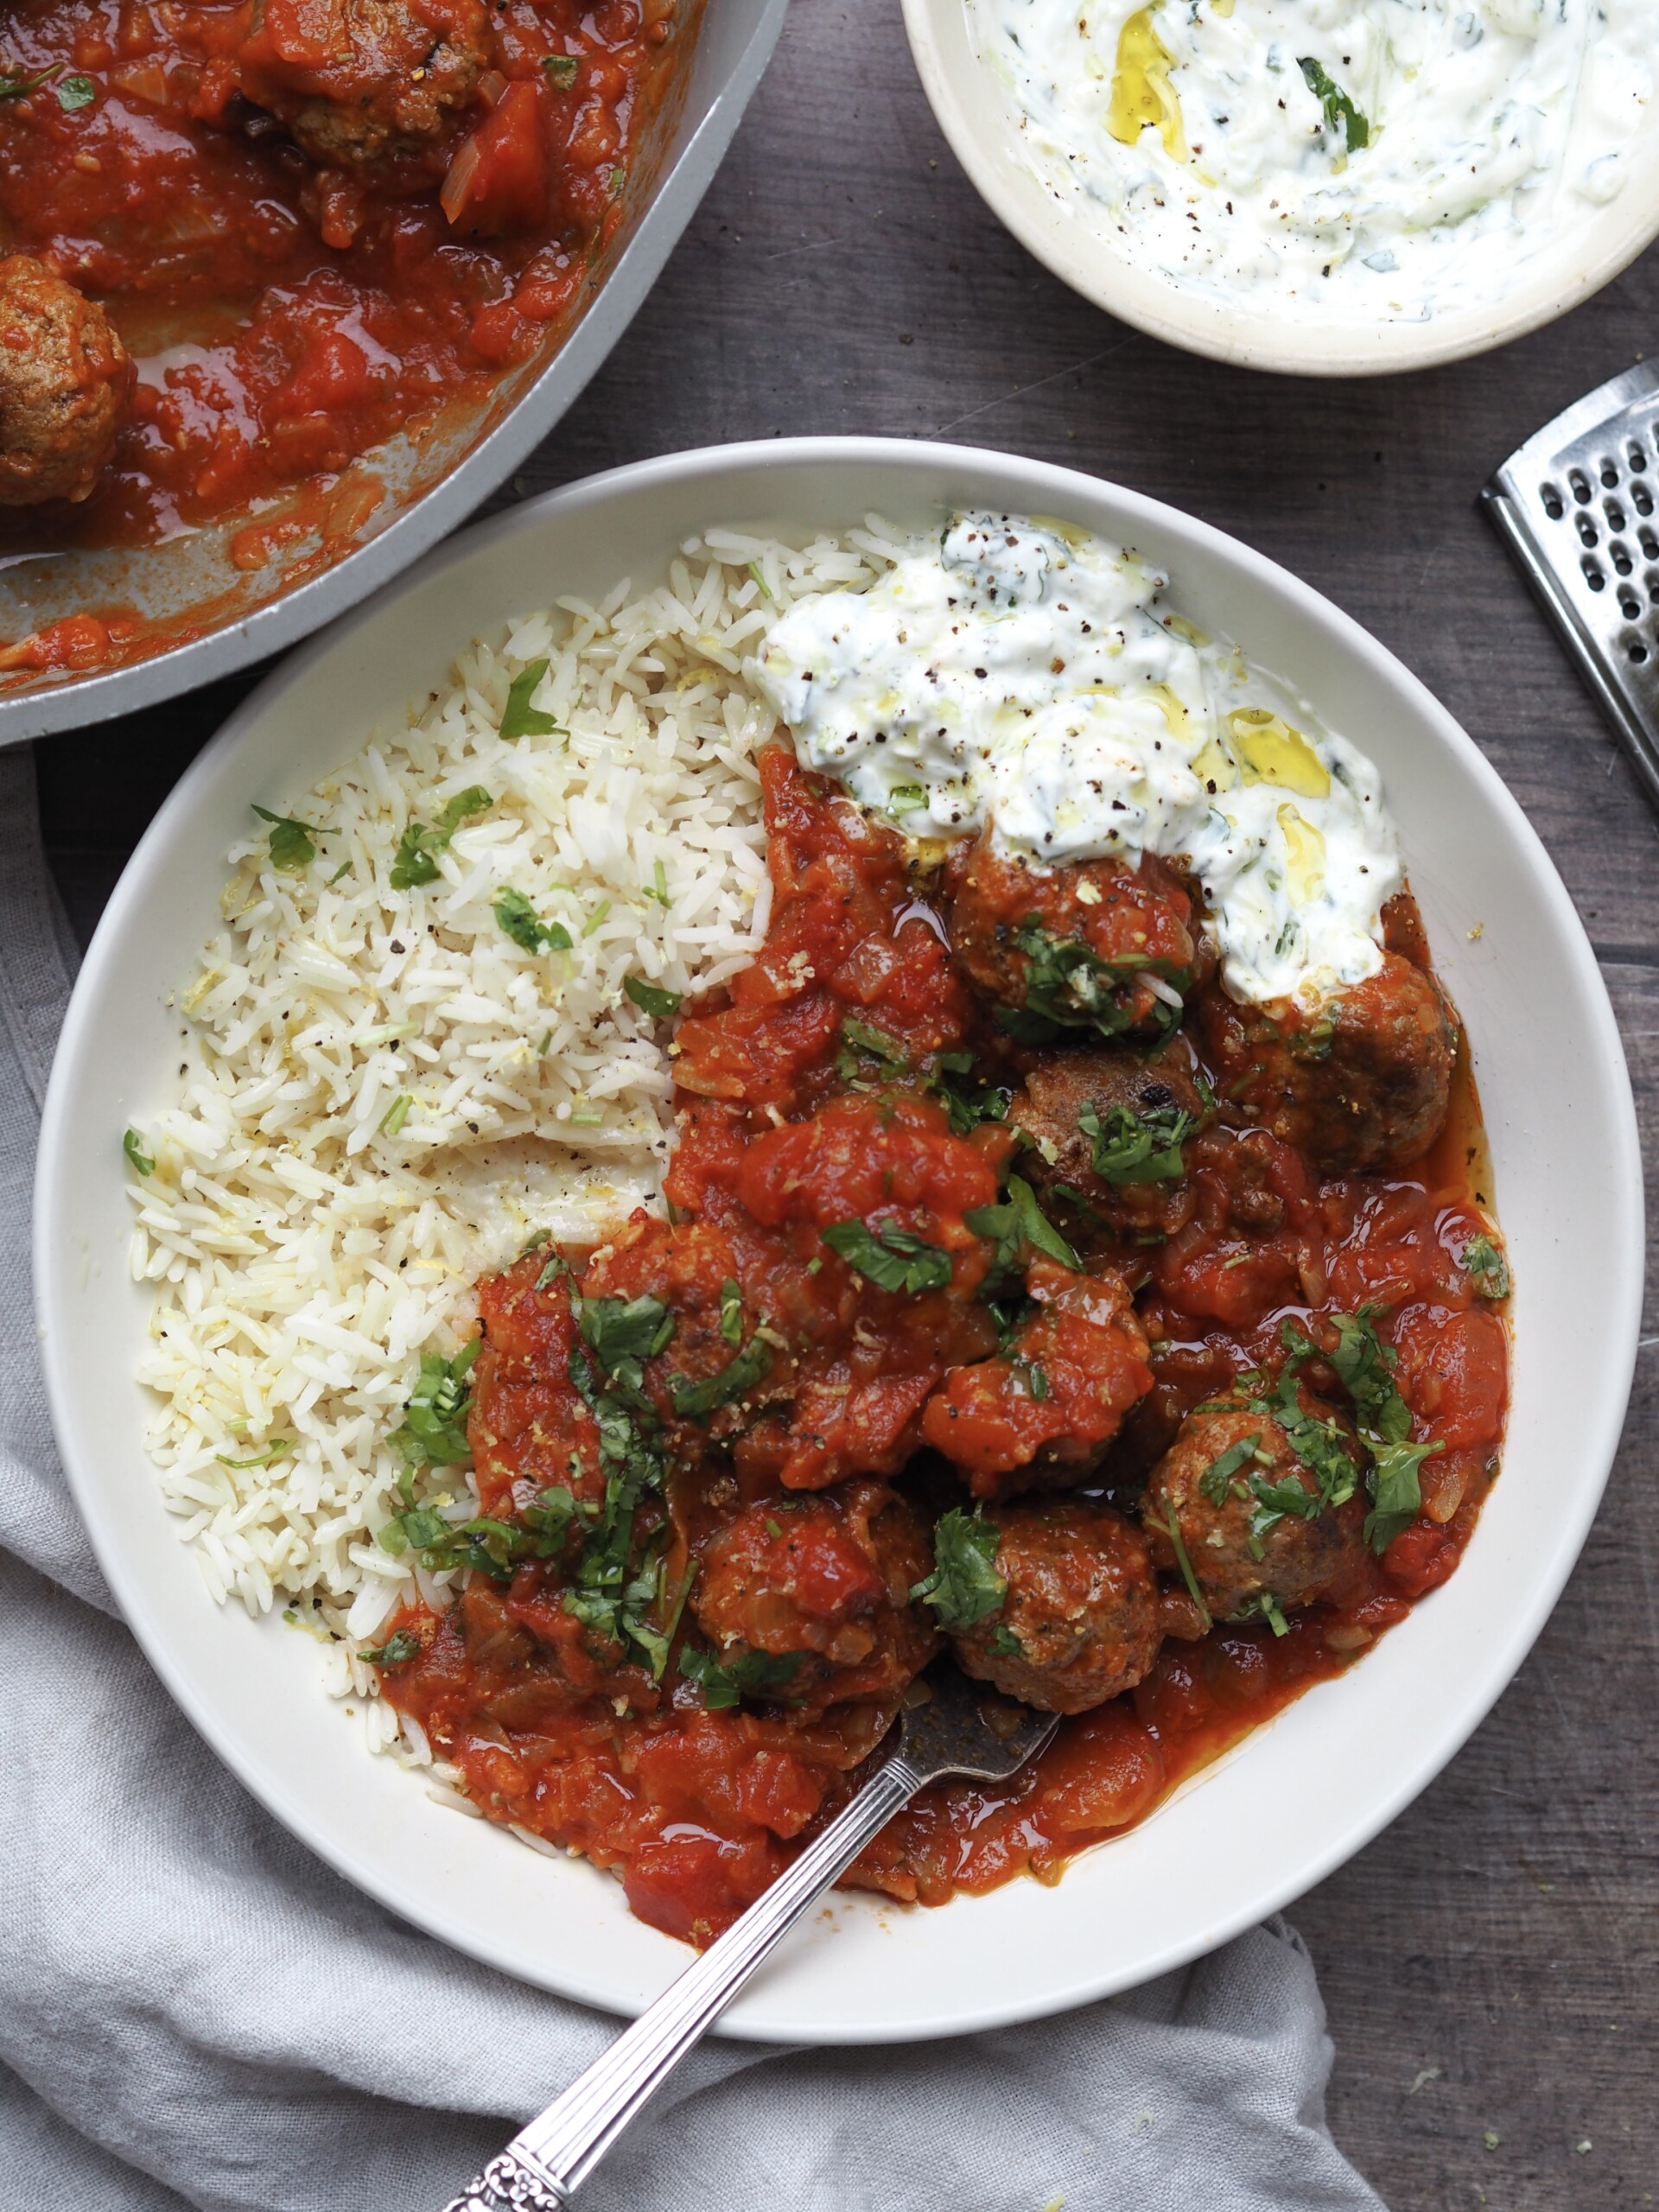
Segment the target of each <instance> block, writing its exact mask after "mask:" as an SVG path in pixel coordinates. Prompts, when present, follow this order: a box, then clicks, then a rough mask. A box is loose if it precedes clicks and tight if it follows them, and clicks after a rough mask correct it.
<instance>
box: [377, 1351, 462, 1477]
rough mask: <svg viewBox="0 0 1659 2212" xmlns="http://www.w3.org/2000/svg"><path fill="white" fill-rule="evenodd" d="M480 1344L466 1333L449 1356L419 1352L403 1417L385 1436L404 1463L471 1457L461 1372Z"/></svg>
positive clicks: (453, 1462)
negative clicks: (419, 1366) (459, 1346)
mask: <svg viewBox="0 0 1659 2212" xmlns="http://www.w3.org/2000/svg"><path fill="white" fill-rule="evenodd" d="M482 1350H483V1338H481V1337H472V1338H468V1339H467V1343H465V1344H463V1345H462V1346H461V1350H460V1351H458V1352H457V1353H456V1354H455V1356H454V1358H453V1359H446V1358H445V1357H443V1354H442V1352H437V1351H423V1353H422V1354H421V1371H420V1375H419V1377H418V1379H417V1380H416V1384H415V1387H414V1389H412V1390H411V1391H410V1394H409V1402H408V1404H407V1405H406V1406H405V1407H404V1418H403V1421H402V1422H401V1423H400V1425H399V1426H398V1427H396V1428H394V1429H393V1430H392V1432H391V1435H390V1436H389V1437H388V1438H387V1440H386V1441H387V1442H388V1443H389V1444H390V1445H391V1447H392V1449H393V1451H394V1452H397V1456H398V1458H399V1459H401V1460H402V1461H403V1463H404V1465H405V1466H406V1467H408V1468H410V1469H411V1470H412V1469H414V1468H416V1467H422V1466H426V1467H454V1466H458V1465H460V1463H461V1461H462V1460H463V1459H470V1458H471V1457H472V1446H471V1445H470V1444H469V1443H468V1442H467V1411H468V1409H469V1408H470V1407H471V1405H472V1402H473V1392H472V1386H471V1384H470V1383H468V1382H467V1376H469V1375H470V1374H471V1373H472V1371H473V1363H474V1361H475V1360H476V1359H477V1357H478V1355H479V1353H480V1351H482Z"/></svg>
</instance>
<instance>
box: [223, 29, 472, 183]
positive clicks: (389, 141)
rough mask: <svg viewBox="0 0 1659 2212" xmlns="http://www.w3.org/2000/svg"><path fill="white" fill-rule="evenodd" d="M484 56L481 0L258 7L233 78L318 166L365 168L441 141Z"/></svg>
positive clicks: (466, 97) (465, 99)
mask: <svg viewBox="0 0 1659 2212" xmlns="http://www.w3.org/2000/svg"><path fill="white" fill-rule="evenodd" d="M489 53H490V48H489V32H488V19H487V16H486V11H485V10H484V9H483V7H482V6H481V5H480V0H422V4H421V5H420V6H419V7H418V8H417V7H415V6H412V5H411V4H410V0H264V5H263V6H261V7H259V8H258V9H257V10H255V11H254V20H253V27H252V29H251V30H250V32H249V35H248V36H247V37H246V38H245V40H244V41H243V43H242V46H241V48H240V50H239V52H238V56H237V79H238V83H239V85H240V86H241V88H242V91H243V92H245V95H246V96H247V98H248V99H251V101H253V102H254V103H255V105H257V106H259V107H263V108H265V109H268V110H269V111H270V113H271V114H273V115H277V116H280V117H281V118H282V119H283V122H285V123H286V124H288V126H289V130H292V132H293V134H294V137H295V138H296V140H297V142H298V143H299V144H300V145H301V146H302V147H303V148H304V149H305V151H306V152H307V153H308V154H309V155H310V156H311V157H312V159H313V160H314V161H316V162H321V163H323V164H325V165H326V166H344V167H346V168H365V167H373V166H374V165H377V164H379V163H382V162H385V161H386V160H387V159H388V158H389V157H391V156H397V155H402V154H411V153H416V152H418V151H420V150H421V149H423V147H428V146H430V145H433V144H435V143H436V142H437V141H438V140H440V139H442V138H443V137H445V136H446V135H447V134H448V132H449V131H450V130H452V129H453V128H454V123H455V119H456V118H457V116H458V115H459V114H460V113H461V110H463V109H464V108H465V107H466V106H467V104H468V102H469V101H471V99H473V96H474V92H476V90H477V88H478V82H479V79H480V77H481V76H482V74H483V73H484V70H485V68H486V66H487V64H488V60H489Z"/></svg>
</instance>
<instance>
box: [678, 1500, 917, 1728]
mask: <svg viewBox="0 0 1659 2212" xmlns="http://www.w3.org/2000/svg"><path fill="white" fill-rule="evenodd" d="M932 1565H933V1557H932V1548H931V1545H930V1544H929V1542H928V1536H927V1529H926V1526H925V1523H924V1522H923V1521H922V1519H921V1517H920V1516H919V1515H918V1513H917V1512H916V1510H915V1509H914V1508H913V1507H912V1505H911V1504H910V1503H909V1501H908V1500H907V1499H906V1498H902V1497H899V1496H898V1495H897V1494H896V1493H895V1492H894V1491H891V1490H889V1489H888V1487H887V1484H885V1483H880V1482H870V1481H861V1482H851V1483H845V1484H841V1485H839V1486H838V1487H837V1488H836V1489H834V1490H825V1491H815V1492H814V1493H813V1494H812V1495H811V1496H810V1497H774V1498H770V1499H767V1498H763V1499H761V1500H760V1503H758V1504H755V1505H751V1506H747V1507H746V1508H745V1510H743V1511H742V1512H741V1513H740V1514H739V1515H738V1516H737V1517H736V1518H735V1520H733V1521H731V1522H728V1524H727V1525H726V1527H725V1528H724V1529H721V1531H720V1533H719V1535H717V1536H715V1539H714V1541H712V1542H711V1543H710V1544H709V1548H708V1549H707V1550H706V1551H705V1552H704V1554H703V1557H702V1572H701V1574H700V1575H699V1578H698V1586H697V1593H696V1598H695V1599H694V1600H693V1605H694V1608H695V1611H696V1617H697V1624H698V1626H699V1627H700V1628H701V1629H702V1632H703V1634H704V1635H705V1636H706V1637H708V1638H709V1642H710V1643H712V1644H713V1645H714V1647H715V1657H716V1658H717V1659H718V1660H719V1662H720V1663H721V1666H722V1667H724V1668H725V1669H726V1670H727V1672H728V1675H730V1676H731V1678H732V1680H733V1681H734V1682H735V1683H736V1685H737V1687H738V1688H739V1689H741V1690H742V1691H743V1692H744V1693H745V1694H749V1695H754V1696H760V1697H765V1698H769V1699H772V1700H777V1701H779V1702H780V1703H787V1704H790V1705H794V1706H800V1707H805V1708H807V1709H808V1710H809V1711H812V1712H819V1713H821V1712H823V1710H824V1709H825V1707H829V1706H831V1705H840V1704H843V1703H845V1702H847V1701H848V1700H851V1699H855V1698H877V1699H883V1700H892V1699H894V1698H896V1697H897V1696H898V1695H899V1693H900V1692H901V1691H902V1690H904V1689H905V1688H906V1686H907V1685H908V1683H909V1682H910V1681H911V1679H912V1676H914V1675H918V1674H919V1673H920V1671H921V1669H923V1668H924V1667H925V1666H926V1664H927V1662H928V1661H929V1660H930V1659H931V1657H932V1656H933V1654H934V1652H935V1651H936V1650H937V1649H938V1637H937V1636H936V1634H935V1632H934V1630H933V1629H932V1628H931V1625H930V1624H929V1622H928V1620H927V1618H925V1615H923V1614H922V1613H920V1612H919V1611H918V1610H917V1609H916V1608H915V1607H913V1606H912V1605H911V1603H910V1592H911V1588H912V1585H913V1584H915V1583H917V1582H919V1581H920V1580H922V1579H923V1578H924V1577H925V1575H926V1574H927V1573H929V1572H930V1571H931V1567H932Z"/></svg>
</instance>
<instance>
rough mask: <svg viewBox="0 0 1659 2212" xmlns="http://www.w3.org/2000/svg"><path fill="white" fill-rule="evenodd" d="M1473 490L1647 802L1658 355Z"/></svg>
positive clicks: (1657, 718) (1654, 654)
mask: <svg viewBox="0 0 1659 2212" xmlns="http://www.w3.org/2000/svg"><path fill="white" fill-rule="evenodd" d="M1480 496H1481V504H1482V505H1484V508H1485V509H1486V512H1487V513H1488V514H1489V515H1490V516H1491V518H1492V523H1493V526H1494V527H1495V528H1496V529H1497V531H1498V533H1499V534H1500V536H1501V537H1503V539H1504V540H1505V542H1506V543H1507V544H1508V545H1509V548H1510V552H1511V553H1513V554H1514V556H1515V557H1516V561H1517V562H1518V563H1519V564H1520V568H1521V572H1522V575H1524V576H1525V577H1526V579H1527V582H1529V584H1530V585H1531V586H1532V588H1533V590H1534V591H1535V593H1536V594H1537V595H1538V598H1539V601H1540V602H1541V605H1542V607H1543V609H1544V612H1545V613H1547V614H1548V616H1549V618H1550V620H1552V621H1553V622H1554V625H1555V627H1556V629H1557V630H1558V631H1559V632H1560V639H1561V643H1562V644H1563V645H1565V646H1566V647H1567V653H1568V656H1569V658H1571V659H1572V661H1573V664H1574V666H1575V667H1576V668H1577V669H1578V671H1579V673H1580V676H1582V677H1583V678H1584V680H1585V682H1586V684H1587V685H1588V686H1589V688H1590V690H1591V693H1592V696H1594V698H1595V699H1596V701H1597V702H1598V703H1599V706H1600V708H1601V711H1602V713H1603V714H1604V715H1605V716H1606V717H1607V720H1608V721H1609V723H1610V724H1611V728H1612V731H1613V734H1614V735H1615V736H1616V737H1617V738H1618V741H1619V742H1620V743H1621V744H1622V745H1623V746H1624V749H1625V751H1626V752H1627V753H1629V754H1630V760H1631V764H1632V766H1634V767H1635V769H1636V772H1637V775H1638V776H1639V777H1640V778H1641V779H1642V784H1643V789H1644V790H1645V791H1646V792H1647V794H1648V797H1649V798H1650V799H1651V800H1652V801H1653V803H1654V804H1655V805H1656V806H1659V362H1652V361H1649V362H1645V363H1644V364H1643V365H1642V366H1641V367H1640V368H1635V369H1631V370H1630V371H1628V372H1626V374H1624V376H1622V377H1615V378H1613V380H1612V382H1611V384H1605V385H1602V387H1601V389H1600V391H1592V392H1591V393H1590V395H1589V396H1588V397H1587V398H1584V399H1581V400H1580V401H1579V403H1578V404H1577V405H1576V406H1573V407H1569V408H1568V409H1567V412H1566V413H1565V414H1564V415H1558V416H1556V418H1555V420H1554V422H1553V423H1547V424H1546V425H1545V427H1544V428H1543V429H1541V430H1540V431H1539V433H1538V434H1537V435H1536V436H1535V437H1532V438H1529V439H1528V441H1527V442H1526V443H1525V445H1523V446H1522V448H1521V449H1520V451H1519V452H1518V453H1513V454H1510V458H1509V459H1508V460H1507V461H1505V462H1504V464H1503V467H1502V468H1500V469H1499V470H1498V472H1497V475H1496V476H1494V477H1493V479H1492V480H1491V483H1490V484H1489V485H1488V486H1486V488H1485V490H1484V492H1483V493H1481V495H1480Z"/></svg>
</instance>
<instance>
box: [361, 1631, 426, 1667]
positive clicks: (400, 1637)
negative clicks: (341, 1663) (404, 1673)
mask: <svg viewBox="0 0 1659 2212" xmlns="http://www.w3.org/2000/svg"><path fill="white" fill-rule="evenodd" d="M420 1648H421V1639H420V1637H418V1636H416V1635H414V1634H412V1633H411V1631H410V1630H408V1629H406V1628H400V1629H398V1630H396V1631H395V1632H394V1633H393V1634H392V1635H391V1636H389V1637H387V1638H386V1641H385V1643H383V1644H382V1645H381V1646H380V1648H379V1649H378V1651H359V1653H358V1655H357V1656H358V1657H359V1659H366V1660H367V1661H368V1662H369V1664H370V1666H371V1667H406V1666H407V1665H408V1664H409V1662H410V1660H411V1659H412V1658H414V1656H416V1652H418V1651H419V1649H420Z"/></svg>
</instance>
